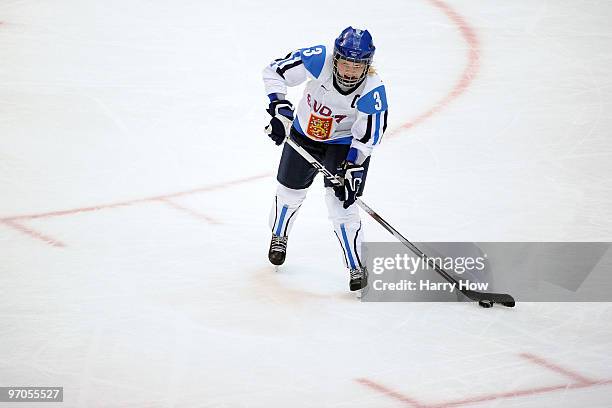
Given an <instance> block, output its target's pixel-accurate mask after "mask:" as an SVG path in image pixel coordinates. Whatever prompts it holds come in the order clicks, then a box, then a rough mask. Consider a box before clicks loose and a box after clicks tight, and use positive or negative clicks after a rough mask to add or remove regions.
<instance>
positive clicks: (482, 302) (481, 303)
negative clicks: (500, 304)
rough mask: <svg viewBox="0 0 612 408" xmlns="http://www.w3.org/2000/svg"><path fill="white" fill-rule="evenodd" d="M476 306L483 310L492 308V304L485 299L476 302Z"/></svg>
mask: <svg viewBox="0 0 612 408" xmlns="http://www.w3.org/2000/svg"><path fill="white" fill-rule="evenodd" d="M478 305H479V306H480V307H484V308H485V309H488V308H490V307H493V302H491V301H490V300H487V299H482V300H479V301H478Z"/></svg>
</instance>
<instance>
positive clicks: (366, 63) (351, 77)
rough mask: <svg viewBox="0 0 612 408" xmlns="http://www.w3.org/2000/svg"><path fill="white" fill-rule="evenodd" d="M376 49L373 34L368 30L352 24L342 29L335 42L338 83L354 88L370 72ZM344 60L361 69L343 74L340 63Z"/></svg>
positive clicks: (335, 72)
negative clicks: (339, 68)
mask: <svg viewBox="0 0 612 408" xmlns="http://www.w3.org/2000/svg"><path fill="white" fill-rule="evenodd" d="M375 50H376V47H374V42H373V41H372V35H370V33H369V32H368V30H360V29H357V28H353V27H350V26H349V27H347V28H345V29H344V30H342V32H341V33H340V35H339V36H338V38H336V41H335V42H334V76H335V77H336V81H337V82H338V84H340V85H342V86H344V87H346V88H352V87H354V86H355V85H357V84H358V83H360V82H361V81H362V80H363V78H365V76H366V75H367V74H368V69H369V67H370V65H371V64H372V60H373V59H374V51H375ZM342 60H344V61H348V63H349V64H352V66H354V67H357V68H359V69H355V70H353V69H349V70H348V73H347V72H345V73H344V74H343V75H341V74H340V73H339V72H338V63H339V62H340V61H342ZM360 67H363V69H360Z"/></svg>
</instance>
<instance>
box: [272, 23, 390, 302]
mask: <svg viewBox="0 0 612 408" xmlns="http://www.w3.org/2000/svg"><path fill="white" fill-rule="evenodd" d="M374 51H375V47H374V44H373V41H372V36H371V35H370V33H369V32H368V31H367V30H359V29H355V28H352V27H347V28H346V29H344V30H343V31H342V33H341V34H340V36H338V38H336V40H335V42H334V48H333V51H332V52H331V53H330V52H329V50H328V48H326V47H325V46H324V45H317V46H314V47H309V48H301V49H298V50H296V51H293V52H290V53H289V54H287V55H286V56H285V57H284V58H279V59H276V60H274V61H273V62H272V63H271V64H270V65H269V66H267V67H266V68H265V69H264V71H263V81H264V85H265V89H266V94H267V95H268V97H269V99H270V104H269V107H268V113H269V114H270V116H271V117H272V118H271V119H270V123H269V125H268V126H266V129H265V131H266V133H267V134H268V136H269V137H270V138H271V139H272V140H273V141H274V142H275V143H276V144H277V145H280V144H282V143H283V140H284V139H285V137H286V136H287V135H288V134H289V135H290V137H291V138H292V139H293V140H294V141H295V142H297V143H298V144H299V145H301V146H302V147H303V148H304V149H306V150H307V151H308V152H309V153H310V154H312V155H313V156H314V157H315V158H316V159H317V160H318V161H319V162H321V163H322V164H323V165H324V166H325V167H326V168H327V169H328V170H329V171H331V172H332V173H334V174H336V175H337V176H338V177H340V178H341V179H342V180H343V183H344V187H343V188H339V187H336V188H334V187H332V185H331V183H329V182H328V181H327V180H325V187H326V196H325V200H326V204H327V209H328V215H329V219H330V220H331V221H332V223H333V227H334V231H335V233H336V236H337V238H338V241H339V242H340V246H341V248H342V251H343V253H344V261H345V264H346V266H347V268H348V269H349V276H350V281H349V288H350V290H351V291H355V290H359V289H361V288H362V287H366V285H367V276H368V275H367V270H366V268H365V265H364V264H363V263H362V257H361V242H362V240H363V230H362V226H361V219H360V216H359V209H358V207H357V205H355V204H354V203H355V200H356V198H357V197H359V196H361V195H362V194H363V189H364V185H365V180H366V176H367V173H368V166H369V164H370V155H371V153H372V149H373V148H374V146H376V145H378V144H380V141H381V139H382V137H383V133H384V131H385V129H386V127H387V98H386V93H385V87H384V85H383V83H382V81H381V79H380V77H379V76H378V74H377V73H376V71H375V70H374V68H373V66H372V61H373V57H374ZM307 80H308V82H307V83H306V87H305V90H304V94H303V96H302V99H301V101H300V103H299V105H298V107H297V111H294V108H293V105H292V104H291V102H289V101H288V100H286V95H287V87H291V86H296V85H299V84H301V83H303V82H304V81H307ZM316 173H317V172H316V170H315V168H314V167H312V165H310V164H309V163H308V162H307V161H306V160H305V159H304V158H302V156H300V155H299V154H298V153H297V152H296V151H295V150H294V149H293V148H292V147H291V146H289V145H287V144H285V146H284V148H283V153H282V156H281V159H280V163H279V166H278V173H277V176H276V178H277V180H278V183H279V184H278V188H277V191H276V196H275V197H274V202H273V206H272V209H271V212H270V221H269V223H270V228H271V229H272V240H271V242H270V250H269V253H268V258H269V260H270V262H272V263H273V264H274V265H281V264H282V263H283V262H284V261H285V256H286V253H287V239H288V236H289V233H290V231H291V227H292V225H293V223H294V222H295V219H296V216H297V212H298V210H299V209H300V206H301V204H302V202H303V201H304V199H305V198H306V192H307V190H308V188H309V187H310V185H311V184H312V182H313V179H314V177H315V175H316Z"/></svg>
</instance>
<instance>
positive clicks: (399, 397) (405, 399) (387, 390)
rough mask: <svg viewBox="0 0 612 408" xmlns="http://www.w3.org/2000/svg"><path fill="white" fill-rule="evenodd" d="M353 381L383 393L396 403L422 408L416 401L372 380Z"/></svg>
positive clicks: (360, 379)
mask: <svg viewBox="0 0 612 408" xmlns="http://www.w3.org/2000/svg"><path fill="white" fill-rule="evenodd" d="M355 381H357V382H358V383H359V384H362V385H365V386H366V387H368V388H371V389H373V390H375V391H378V392H380V393H383V394H385V395H388V396H389V397H391V398H393V399H396V400H398V401H401V402H404V403H406V404H408V405H410V406H412V407H414V408H422V407H423V405H421V404H420V403H419V402H418V401H416V400H415V399H412V398H410V397H408V396H406V395H404V394H401V393H399V392H397V391H394V390H392V389H390V388H388V387H386V386H384V385H382V384H379V383H377V382H374V381H372V380H369V379H367V378H357V379H356V380H355Z"/></svg>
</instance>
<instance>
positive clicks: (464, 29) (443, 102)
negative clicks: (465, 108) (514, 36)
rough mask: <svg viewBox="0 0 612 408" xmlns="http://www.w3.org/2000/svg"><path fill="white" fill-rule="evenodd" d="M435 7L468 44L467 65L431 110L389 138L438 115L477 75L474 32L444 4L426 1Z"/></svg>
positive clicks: (478, 66)
mask: <svg viewBox="0 0 612 408" xmlns="http://www.w3.org/2000/svg"><path fill="white" fill-rule="evenodd" d="M428 1H429V2H430V3H432V4H433V5H434V6H435V7H437V8H439V9H440V10H442V12H443V13H444V14H446V16H447V17H448V18H449V19H450V20H451V21H452V22H453V23H455V25H456V26H457V27H458V28H459V31H460V32H461V36H462V37H463V39H464V40H465V42H466V43H467V44H468V48H469V51H468V63H467V65H466V67H465V69H464V70H463V73H462V74H461V77H460V78H459V80H458V81H457V83H456V84H455V86H454V87H453V88H452V89H451V91H450V92H449V93H448V94H447V95H446V96H444V97H443V98H442V99H440V100H439V101H438V102H437V103H436V104H435V105H434V106H433V107H432V108H430V109H429V110H427V111H425V112H423V113H422V114H420V115H419V116H417V117H416V118H414V119H412V120H410V121H408V122H406V123H404V124H402V125H401V126H400V127H398V128H395V129H393V130H392V131H390V132H389V133H390V134H389V137H394V136H396V135H397V133H399V132H401V131H403V130H407V129H411V128H413V127H415V126H416V125H418V124H420V123H422V122H424V121H425V120H427V119H429V118H430V117H431V116H433V115H435V114H436V113H439V112H440V111H441V110H442V109H444V108H445V107H447V106H448V105H449V104H450V103H451V102H452V101H453V100H455V99H456V98H457V97H459V96H460V95H461V94H462V93H464V92H465V91H466V89H467V88H468V87H469V86H470V85H471V84H472V81H473V80H474V77H475V76H476V74H477V73H478V70H479V69H480V41H478V37H477V36H476V32H475V31H474V29H473V28H472V27H470V25H469V24H468V23H467V22H466V21H465V19H464V18H463V17H462V16H461V15H460V14H458V13H457V12H456V11H454V10H453V9H452V8H451V7H450V6H448V5H447V4H445V3H444V2H442V1H440V0H428Z"/></svg>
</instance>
